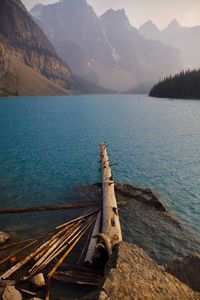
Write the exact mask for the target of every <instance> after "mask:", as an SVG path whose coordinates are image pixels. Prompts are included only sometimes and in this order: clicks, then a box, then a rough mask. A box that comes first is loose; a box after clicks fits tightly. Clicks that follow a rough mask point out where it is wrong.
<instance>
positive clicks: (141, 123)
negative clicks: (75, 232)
mask: <svg viewBox="0 0 200 300" xmlns="http://www.w3.org/2000/svg"><path fill="white" fill-rule="evenodd" d="M104 140H105V141H107V142H108V143H109V151H110V153H111V154H112V156H111V160H112V162H113V163H118V164H119V165H118V166H117V167H116V168H115V169H114V174H115V179H116V181H119V182H126V183H131V184H136V185H139V186H144V187H150V188H151V189H153V190H154V191H157V192H158V193H159V194H160V195H161V197H162V199H164V203H165V205H166V206H167V207H168V208H169V209H170V210H171V211H173V212H174V213H175V214H176V215H177V216H178V217H179V219H181V220H182V222H184V224H185V225H186V226H187V227H188V228H189V229H190V230H191V231H193V232H194V233H195V234H196V235H199V236H200V226H199V216H200V175H199V174H200V155H199V150H200V101H184V100H183V101H182V100H177V101H176V100H174V101H170V100H161V99H152V98H148V97H146V96H135V95H134V96H133V95H112V96H72V97H19V98H10V99H8V100H2V101H0V207H24V206H33V205H39V204H47V203H66V202H70V203H71V202H72V199H70V196H68V195H70V191H71V189H72V187H74V186H76V185H79V184H88V183H89V184H90V183H95V182H98V181H100V179H101V177H100V173H99V172H98V168H99V163H98V159H99V158H98V156H97V151H98V150H99V148H98V147H99V146H98V145H99V142H101V141H104ZM74 201H76V200H75V199H73V202H74ZM69 213H70V212H60V213H59V212H53V213H52V214H51V215H49V214H47V215H46V217H45V214H43V216H44V220H45V221H44V222H46V223H47V224H48V223H51V222H52V220H54V222H55V223H56V222H57V223H58V222H60V216H61V215H62V217H63V218H64V217H65V216H66V214H69ZM72 214H73V213H72ZM38 218H41V215H40V217H38V214H31V215H29V214H28V215H26V216H23V217H22V216H20V215H16V216H6V217H2V216H1V217H0V227H1V228H2V229H5V230H15V231H20V230H21V229H22V228H24V227H26V228H27V230H32V229H33V228H34V227H37V224H38Z"/></svg>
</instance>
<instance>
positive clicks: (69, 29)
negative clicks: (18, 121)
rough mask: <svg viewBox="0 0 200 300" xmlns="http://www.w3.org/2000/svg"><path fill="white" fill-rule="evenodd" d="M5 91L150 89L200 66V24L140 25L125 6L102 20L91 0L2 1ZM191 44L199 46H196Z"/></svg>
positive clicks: (0, 51) (0, 73) (0, 66)
mask: <svg viewBox="0 0 200 300" xmlns="http://www.w3.org/2000/svg"><path fill="white" fill-rule="evenodd" d="M0 12H1V18H0V89H1V94H5V91H6V94H11V95H61V94H72V93H113V92H114V91H115V92H116V91H117V92H123V91H127V90H128V91H129V92H133V91H136V92H137V91H139V92H142V91H143V90H145V92H146V91H148V90H149V88H150V85H151V84H153V83H154V82H156V81H158V80H159V79H160V78H161V79H162V78H163V77H165V76H168V75H173V74H175V73H177V72H179V71H180V70H182V69H183V68H193V67H196V66H198V67H199V65H200V63H199V50H200V43H199V39H198V37H199V36H200V26H196V27H192V28H187V27H181V26H180V25H179V24H178V22H177V21H176V20H173V21H172V22H171V23H170V24H169V26H168V27H167V28H165V29H164V30H159V29H158V28H157V26H156V25H155V24H154V23H152V22H151V21H148V22H147V23H145V24H144V25H142V26H141V27H140V28H139V29H137V28H135V27H133V26H132V25H131V23H130V22H129V19H128V17H127V16H126V13H125V11H124V10H123V9H121V10H113V9H110V10H108V11H107V12H105V13H104V14H103V15H102V16H100V17H98V16H97V15H96V14H95V12H94V10H93V8H92V7H91V6H90V5H88V3H87V1H86V0H76V1H74V0H60V1H58V2H57V3H54V4H51V5H42V4H38V5H36V6H34V7H33V8H32V10H31V11H30V13H29V12H28V11H27V10H26V8H25V7H24V5H23V4H22V2H21V1H20V0H1V2H0ZM191 45H192V46H193V47H191Z"/></svg>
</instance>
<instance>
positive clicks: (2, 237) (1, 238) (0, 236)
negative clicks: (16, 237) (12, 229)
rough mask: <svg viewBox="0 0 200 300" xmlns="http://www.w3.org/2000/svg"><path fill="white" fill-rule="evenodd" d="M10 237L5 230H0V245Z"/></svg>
mask: <svg viewBox="0 0 200 300" xmlns="http://www.w3.org/2000/svg"><path fill="white" fill-rule="evenodd" d="M9 239H10V235H9V234H8V233H6V232H3V231H0V245H2V244H4V243H6V242H7V241H8V240H9Z"/></svg>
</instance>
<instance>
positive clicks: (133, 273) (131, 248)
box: [98, 242, 200, 300]
mask: <svg viewBox="0 0 200 300" xmlns="http://www.w3.org/2000/svg"><path fill="white" fill-rule="evenodd" d="M116 258H117V262H116V268H112V267H113V266H112V262H110V263H108V268H109V267H111V271H110V273H109V275H108V277H107V279H106V281H105V283H104V285H103V287H102V291H101V293H100V296H99V298H98V300H108V299H109V300H124V299H126V300H131V299H133V300H154V299H155V300H159V299H162V300H180V299H181V300H186V299H187V300H197V299H200V294H199V293H196V292H194V291H193V290H191V289H190V288H189V287H188V286H186V285H185V284H184V283H182V282H180V281H179V280H178V279H176V278H175V277H173V276H172V275H171V274H169V273H167V272H165V271H164V269H163V268H162V267H159V266H158V265H157V264H156V263H155V262H154V261H153V260H152V259H151V258H150V257H149V256H148V255H147V254H146V253H145V252H144V250H142V249H141V248H139V247H137V246H135V245H133V244H129V243H125V242H122V243H120V244H119V250H118V257H117V249H116V250H115V253H114V255H113V261H116ZM109 264H110V265H111V266H109Z"/></svg>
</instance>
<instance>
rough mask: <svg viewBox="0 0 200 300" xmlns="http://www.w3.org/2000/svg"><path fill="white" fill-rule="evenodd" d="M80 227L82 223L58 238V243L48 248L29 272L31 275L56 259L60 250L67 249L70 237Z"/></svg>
mask: <svg viewBox="0 0 200 300" xmlns="http://www.w3.org/2000/svg"><path fill="white" fill-rule="evenodd" d="M80 228H81V225H78V226H77V225H76V226H75V229H74V228H73V231H72V232H71V231H70V232H67V233H65V234H64V236H62V237H61V238H59V239H58V240H56V243H54V244H53V245H51V247H50V248H49V249H48V251H46V253H45V254H44V255H43V256H42V257H41V258H40V259H39V260H38V261H37V262H36V263H35V265H34V266H33V267H32V268H31V269H30V270H29V272H28V273H29V274H30V276H33V275H34V274H35V273H36V272H38V271H39V270H42V269H44V268H45V267H46V266H47V265H48V264H49V263H50V262H51V261H52V260H53V259H54V257H56V256H57V255H58V253H59V254H60V251H61V250H62V249H64V250H65V248H66V247H67V246H68V244H69V239H70V238H71V236H73V235H74V234H75V233H76V232H77V231H78V230H79V229H80ZM64 250H63V251H64Z"/></svg>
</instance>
